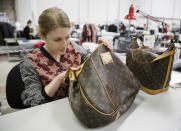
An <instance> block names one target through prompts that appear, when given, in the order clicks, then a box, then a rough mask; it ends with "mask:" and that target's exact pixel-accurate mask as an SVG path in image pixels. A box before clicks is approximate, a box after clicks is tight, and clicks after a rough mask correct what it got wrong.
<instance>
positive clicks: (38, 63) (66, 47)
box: [19, 7, 112, 107]
mask: <svg viewBox="0 0 181 131" xmlns="http://www.w3.org/2000/svg"><path fill="white" fill-rule="evenodd" d="M38 24H39V35H40V37H41V39H42V40H44V41H45V43H44V44H42V46H41V47H40V48H38V49H35V50H34V51H32V52H30V53H28V54H27V55H25V56H24V57H23V59H22V61H21V63H20V65H19V67H20V73H21V78H22V81H23V83H24V86H25V90H24V91H23V92H22V94H21V99H22V101H23V104H24V105H26V106H27V107H31V106H36V105H40V104H43V103H47V102H50V101H53V100H57V99H61V98H64V97H67V96H68V83H66V82H65V81H64V79H63V78H64V76H65V74H66V71H67V70H68V69H69V68H70V67H77V66H79V65H80V64H81V63H83V62H84V61H85V59H86V58H87V57H88V55H89V52H87V51H86V50H85V49H84V48H83V47H81V46H80V45H77V44H76V43H71V42H70V38H69V37H70V28H71V26H70V21H69V18H68V16H67V14H66V13H65V12H64V11H63V10H62V9H60V8H57V7H53V8H48V9H46V10H45V11H43V12H42V14H41V15H40V16H39V20H38ZM98 43H103V44H104V45H105V46H106V47H107V48H108V49H110V50H112V45H111V44H110V42H109V40H107V39H106V38H99V42H98Z"/></svg>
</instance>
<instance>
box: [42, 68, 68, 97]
mask: <svg viewBox="0 0 181 131" xmlns="http://www.w3.org/2000/svg"><path fill="white" fill-rule="evenodd" d="M66 72H67V71H63V72H61V73H60V74H59V75H58V76H56V77H55V78H54V79H53V80H52V81H51V82H50V83H49V84H48V85H47V86H45V92H46V93H47V95H48V96H50V97H53V96H54V95H55V93H56V92H57V90H58V89H59V87H60V85H61V83H63V82H64V77H65V74H66Z"/></svg>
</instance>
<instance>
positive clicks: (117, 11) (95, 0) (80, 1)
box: [16, 0, 181, 25]
mask: <svg viewBox="0 0 181 131" xmlns="http://www.w3.org/2000/svg"><path fill="white" fill-rule="evenodd" d="M16 1H17V2H18V9H19V10H18V11H19V18H18V19H19V20H20V21H21V23H22V24H23V25H25V24H26V21H27V20H28V19H33V20H34V24H37V20H38V16H39V15H40V14H41V12H42V11H43V10H45V9H46V8H49V7H54V6H57V7H60V8H62V9H63V10H64V11H65V12H66V13H67V14H68V16H69V18H70V21H74V22H76V23H82V24H83V23H95V24H98V23H99V24H105V23H108V24H109V23H112V22H114V23H116V22H118V20H120V21H123V22H124V23H126V24H128V20H125V19H124V17H125V15H127V14H128V11H129V7H130V5H131V4H133V5H134V7H135V11H136V10H137V9H140V10H142V11H144V12H146V13H147V14H149V15H152V16H156V17H169V18H181V13H180V12H181V8H180V7H179V6H180V5H181V1H180V0H16ZM135 15H136V16H137V14H135ZM131 22H132V23H135V24H138V25H143V24H144V23H146V19H143V18H142V19H140V18H138V19H137V20H136V21H131ZM149 23H150V24H153V22H152V21H149Z"/></svg>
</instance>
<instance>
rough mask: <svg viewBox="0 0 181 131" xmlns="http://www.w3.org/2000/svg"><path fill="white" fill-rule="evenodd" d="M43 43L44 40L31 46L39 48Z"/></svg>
mask: <svg viewBox="0 0 181 131" xmlns="http://www.w3.org/2000/svg"><path fill="white" fill-rule="evenodd" d="M43 43H45V42H44V41H39V42H37V43H35V44H33V47H36V48H40V47H41V45H42V44H43Z"/></svg>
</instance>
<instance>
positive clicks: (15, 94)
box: [6, 64, 27, 109]
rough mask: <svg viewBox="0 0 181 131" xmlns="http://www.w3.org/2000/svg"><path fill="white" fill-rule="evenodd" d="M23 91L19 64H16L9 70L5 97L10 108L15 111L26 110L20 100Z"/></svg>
mask: <svg viewBox="0 0 181 131" xmlns="http://www.w3.org/2000/svg"><path fill="white" fill-rule="evenodd" d="M23 90H25V87H24V83H23V81H22V79H21V73H20V69H19V64H17V65H15V66H14V67H13V68H12V69H11V70H10V72H9V74H8V77H7V80H6V97H7V101H8V104H9V105H10V107H12V108H16V109H24V108H27V107H26V106H25V105H24V104H23V102H22V100H21V92H22V91H23Z"/></svg>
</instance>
